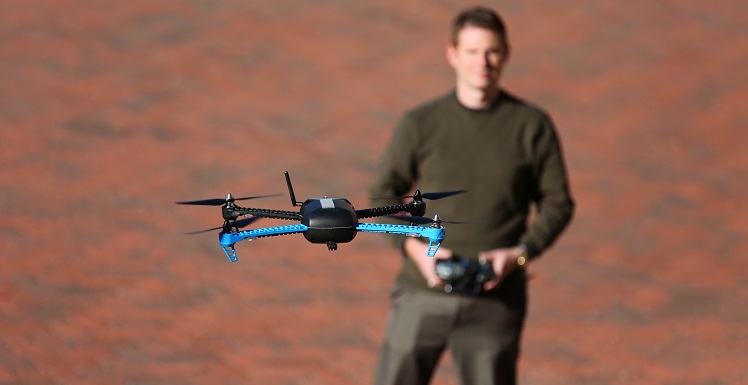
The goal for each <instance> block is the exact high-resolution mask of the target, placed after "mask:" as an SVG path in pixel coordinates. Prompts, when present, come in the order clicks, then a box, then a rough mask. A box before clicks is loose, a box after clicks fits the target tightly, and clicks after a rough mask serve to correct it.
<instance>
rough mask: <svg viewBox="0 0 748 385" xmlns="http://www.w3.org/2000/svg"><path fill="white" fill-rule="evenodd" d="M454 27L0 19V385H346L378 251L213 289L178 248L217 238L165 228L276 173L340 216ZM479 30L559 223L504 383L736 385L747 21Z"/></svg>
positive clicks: (158, 16) (377, 289) (579, 5)
mask: <svg viewBox="0 0 748 385" xmlns="http://www.w3.org/2000/svg"><path fill="white" fill-rule="evenodd" d="M467 4H470V2H463V1H440V2H426V1H407V2H402V1H383V2H354V3H351V2H344V1H326V2H316V3H314V4H312V3H307V2H301V1H291V0H287V1H279V2H273V3H272V4H271V3H270V2H255V1H231V0H222V1H198V0H190V1H187V0H185V1H160V2H151V1H142V0H135V1H129V2H116V1H83V0H77V1H73V0H66V1H51V0H35V1H20V0H10V1H2V2H0V167H2V172H0V216H1V217H2V219H3V220H2V221H1V222H0V249H1V250H2V268H1V269H0V384H3V385H6V384H7V385H11V384H13V385H15V384H367V383H370V382H371V377H372V371H373V366H374V363H375V360H376V352H377V349H378V346H379V342H380V339H381V337H382V333H383V327H384V322H385V318H386V313H387V298H386V297H387V293H388V290H389V287H390V283H391V280H392V277H393V275H394V273H395V271H396V269H397V258H396V257H395V256H394V254H393V253H392V251H391V250H389V249H388V247H387V244H386V241H385V240H384V239H382V238H381V237H377V236H372V235H368V236H367V235H361V236H359V237H357V238H356V240H355V242H353V243H350V244H345V245H341V247H340V249H339V250H338V251H337V252H336V253H330V252H328V251H327V250H326V248H324V246H315V245H310V244H308V243H306V242H305V241H304V240H303V238H301V237H286V238H283V239H280V238H272V239H268V240H263V241H258V242H253V243H251V244H242V245H240V246H239V258H240V262H239V263H237V264H229V263H228V262H227V261H226V259H225V257H223V256H222V253H221V251H220V250H219V249H218V247H217V245H216V244H215V238H214V236H213V235H210V234H207V235H205V236H197V237H186V236H183V235H180V234H179V233H180V232H181V231H187V230H194V229H199V228H204V227H210V226H215V225H219V224H220V220H219V218H218V216H217V213H216V212H214V211H213V210H209V209H205V208H195V207H177V206H175V205H173V204H172V202H173V201H174V200H181V199H193V198H201V197H210V196H223V195H224V194H225V193H226V192H233V193H235V194H265V193H276V192H277V193H282V192H284V189H285V186H284V185H283V179H282V178H283V177H282V172H283V170H290V171H291V172H292V173H293V175H294V180H295V187H296V189H297V195H300V196H318V195H330V196H346V197H348V198H350V199H352V200H353V202H354V204H357V203H356V202H359V203H358V205H363V204H364V203H363V202H365V198H366V196H365V194H366V186H367V183H368V181H369V180H370V178H371V176H372V173H373V170H374V167H375V165H376V161H377V159H378V156H379V154H380V153H381V151H382V149H383V146H384V145H385V143H386V140H387V139H388V136H389V132H390V130H391V128H392V125H393V124H394V123H395V121H396V119H397V118H398V116H399V114H400V113H402V112H403V111H404V110H405V109H407V108H410V107H411V106H413V105H414V104H415V103H418V102H420V101H422V100H425V99H426V98H430V97H433V96H435V95H437V94H439V93H441V92H443V91H444V90H445V89H446V88H447V87H449V86H450V84H451V83H450V81H451V74H450V71H449V69H448V68H447V66H446V64H445V63H444V61H443V59H442V58H443V53H442V49H443V45H442V39H443V38H444V36H445V30H446V25H447V23H448V22H449V20H450V18H451V16H452V14H453V13H454V11H455V10H456V9H458V8H460V7H461V6H463V5H467ZM495 4H497V5H498V6H499V7H500V9H501V10H502V11H503V13H504V15H505V17H506V19H507V22H508V24H509V28H510V39H511V41H512V44H513V48H514V50H513V56H512V61H511V63H510V67H509V69H508V70H507V73H506V77H505V84H506V85H507V87H509V88H510V89H512V90H513V91H515V92H516V93H518V94H520V95H523V96H525V97H526V98H528V99H530V100H532V101H535V102H537V103H539V104H541V105H542V106H544V107H545V108H546V109H548V110H549V111H550V112H551V113H552V115H553V116H554V118H555V120H556V123H557V124H558V126H559V128H560V131H561V134H562V138H563V141H564V147H565V150H566V152H567V156H568V161H569V168H570V173H571V177H572V182H573V189H574V193H575V196H576V198H577V200H578V203H579V210H578V213H577V216H576V218H575V221H574V223H573V225H572V227H571V228H570V229H569V231H568V232H567V233H566V234H565V236H564V238H563V239H562V240H561V241H560V242H559V244H558V245H557V246H556V247H555V248H554V249H553V250H552V252H550V253H549V254H548V255H547V256H546V258H544V260H543V261H542V263H538V264H537V265H535V266H533V273H534V276H535V278H534V280H533V281H532V284H531V291H532V293H531V295H532V297H531V313H530V317H529V319H528V327H527V332H526V336H525V343H524V350H523V357H522V362H521V372H522V378H521V383H522V384H524V385H544V384H631V383H641V384H694V385H696V384H699V385H701V384H710V385H716V384H748V370H747V369H746V367H748V359H747V358H746V355H745V352H746V351H748V328H746V326H745V325H746V321H748V310H746V306H745V303H746V302H747V301H748V278H746V277H748V271H747V270H748V268H746V264H745V263H744V262H743V260H742V258H741V257H742V255H744V254H745V253H746V252H747V251H748V242H747V241H746V237H745V236H744V234H745V230H744V228H745V223H747V222H748V210H746V208H745V205H744V204H743V202H742V201H741V200H740V198H742V195H743V194H742V193H743V192H744V191H746V188H747V187H748V186H747V185H748V156H746V152H745V151H744V147H745V142H746V136H747V134H746V133H745V129H746V123H745V122H746V121H748V112H747V111H748V109H746V108H745V107H744V104H745V100H746V98H748V72H746V71H745V70H744V68H748V28H746V27H745V25H746V23H747V22H748V8H745V6H744V5H743V4H742V3H741V2H738V1H716V2H710V3H709V4H707V3H704V2H698V1H673V0H671V1H663V2H644V1H636V2H633V3H631V2H630V3H616V2H604V3H599V4H598V3H596V2H584V1H570V2H563V3H558V2H551V1H524V2H519V1H506V2H496V3H495ZM263 204H266V205H268V206H270V207H276V208H281V209H287V208H288V203H287V199H286V198H271V199H268V200H266V201H265V202H263ZM445 361H446V365H445V366H444V367H442V369H441V370H440V371H439V373H438V377H437V379H436V381H435V382H436V383H437V384H450V383H455V381H454V377H453V373H452V367H451V365H450V363H449V358H448V357H446V358H445Z"/></svg>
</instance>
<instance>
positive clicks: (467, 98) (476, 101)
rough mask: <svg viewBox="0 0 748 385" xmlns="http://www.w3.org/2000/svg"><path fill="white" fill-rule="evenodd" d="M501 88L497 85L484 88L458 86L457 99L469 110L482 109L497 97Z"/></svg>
mask: <svg viewBox="0 0 748 385" xmlns="http://www.w3.org/2000/svg"><path fill="white" fill-rule="evenodd" d="M500 92H501V90H500V89H499V87H498V86H496V87H489V88H486V89H475V88H467V87H460V86H458V87H457V89H456V94H457V100H458V101H459V102H460V104H462V105H463V106H465V107H467V108H469V109H471V110H484V109H486V108H488V107H490V106H491V105H492V104H493V102H494V101H496V99H497V98H498V97H499V93H500Z"/></svg>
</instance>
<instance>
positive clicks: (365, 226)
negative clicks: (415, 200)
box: [356, 222, 444, 257]
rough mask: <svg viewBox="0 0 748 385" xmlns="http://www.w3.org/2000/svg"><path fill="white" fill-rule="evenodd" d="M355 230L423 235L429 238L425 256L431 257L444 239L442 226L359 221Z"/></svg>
mask: <svg viewBox="0 0 748 385" xmlns="http://www.w3.org/2000/svg"><path fill="white" fill-rule="evenodd" d="M356 230H357V231H363V232H367V233H384V234H401V235H406V236H409V237H424V238H428V239H429V249H428V252H427V253H426V255H427V256H429V257H433V256H434V255H436V251H437V250H439V246H440V245H441V243H442V240H444V227H442V226H429V227H424V226H408V225H393V224H386V223H361V222H359V223H358V224H357V225H356Z"/></svg>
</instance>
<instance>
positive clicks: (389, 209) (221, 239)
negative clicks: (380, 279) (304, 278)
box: [176, 172, 465, 262]
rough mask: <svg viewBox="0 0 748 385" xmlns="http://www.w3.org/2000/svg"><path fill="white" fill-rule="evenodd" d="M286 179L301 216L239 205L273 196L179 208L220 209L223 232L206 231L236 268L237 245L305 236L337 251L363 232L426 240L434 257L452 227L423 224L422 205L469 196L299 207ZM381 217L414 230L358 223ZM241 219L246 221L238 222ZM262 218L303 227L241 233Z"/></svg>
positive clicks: (330, 201) (324, 201)
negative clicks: (446, 230) (371, 205)
mask: <svg viewBox="0 0 748 385" xmlns="http://www.w3.org/2000/svg"><path fill="white" fill-rule="evenodd" d="M285 176H286V183H287V185H288V192H289V195H290V197H291V204H292V205H293V206H294V207H299V210H298V211H286V210H272V209H261V208H247V207H241V206H239V205H237V204H236V201H238V200H246V199H254V198H261V197H267V196H268V195H265V196H255V197H246V198H234V197H233V196H232V195H231V194H229V195H228V196H227V197H226V199H206V200H199V201H186V202H176V203H177V204H191V205H207V206H218V205H220V206H221V213H222V216H223V219H224V224H223V226H221V227H217V228H214V229H209V230H203V231H210V230H218V229H220V230H221V231H220V232H219V234H218V243H219V244H220V245H221V248H222V249H223V251H224V252H225V253H226V256H227V257H228V259H229V261H231V262H236V261H237V255H236V249H235V244H236V243H237V242H240V241H245V240H246V241H252V240H255V239H258V238H265V237H272V236H279V235H288V234H299V233H300V234H303V235H304V237H305V238H306V239H307V241H309V242H311V243H316V244H326V245H327V247H328V249H329V250H337V247H338V243H347V242H350V241H352V240H353V239H354V238H355V237H356V234H358V233H359V232H369V233H384V234H401V235H405V236H410V237H424V238H427V239H428V241H429V248H428V251H427V255H428V256H430V257H433V256H434V255H435V254H436V251H437V250H438V249H439V246H440V245H441V242H442V240H443V239H444V227H443V226H442V225H441V223H442V222H448V221H443V220H441V219H439V217H438V216H435V217H434V219H430V218H423V217H422V215H424V214H425V212H426V203H425V202H424V201H423V200H424V199H432V200H433V199H441V198H445V197H448V196H451V195H455V194H460V193H463V192H465V191H464V190H458V191H448V192H441V193H424V194H422V193H421V192H420V191H416V192H415V194H414V195H412V196H407V197H396V198H412V199H413V200H412V201H411V202H408V203H402V204H396V205H390V206H383V207H375V208H367V209H363V210H356V209H355V208H354V207H353V205H352V204H351V202H350V201H349V200H348V199H345V198H328V197H324V198H312V199H307V200H305V201H304V202H302V203H299V202H297V201H296V197H295V195H294V191H293V187H292V186H291V179H290V177H289V174H288V172H286V173H285ZM403 213H408V214H410V216H403V215H402V214H403ZM398 214H399V215H398ZM382 216H388V217H392V218H396V219H400V220H404V221H408V222H411V224H410V225H398V224H387V223H368V222H361V221H359V220H360V219H365V218H373V217H382ZM239 217H247V218H244V219H238V218H239ZM259 218H274V219H282V220H290V221H295V222H296V221H297V222H298V223H296V224H291V225H286V226H275V227H265V228H257V229H252V230H240V229H241V228H242V227H244V226H246V225H248V224H250V223H252V222H253V221H255V220H257V219H259ZM419 224H428V226H419ZM203 231H198V232H195V233H199V232H203ZM193 234H194V233H193Z"/></svg>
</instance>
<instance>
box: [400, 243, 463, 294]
mask: <svg viewBox="0 0 748 385" xmlns="http://www.w3.org/2000/svg"><path fill="white" fill-rule="evenodd" d="M403 248H404V249H405V254H406V255H407V256H408V257H410V259H412V260H413V262H415V264H416V266H418V270H420V271H421V275H423V277H424V278H425V279H426V284H427V285H428V286H429V287H436V286H442V285H444V281H442V279H441V278H439V276H438V275H436V260H437V259H449V258H452V250H450V249H446V248H444V247H440V248H439V250H437V251H436V255H434V257H429V256H428V255H426V253H427V252H428V249H429V245H428V243H425V242H421V241H420V240H418V239H416V238H412V237H407V238H405V244H404V245H403Z"/></svg>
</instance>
